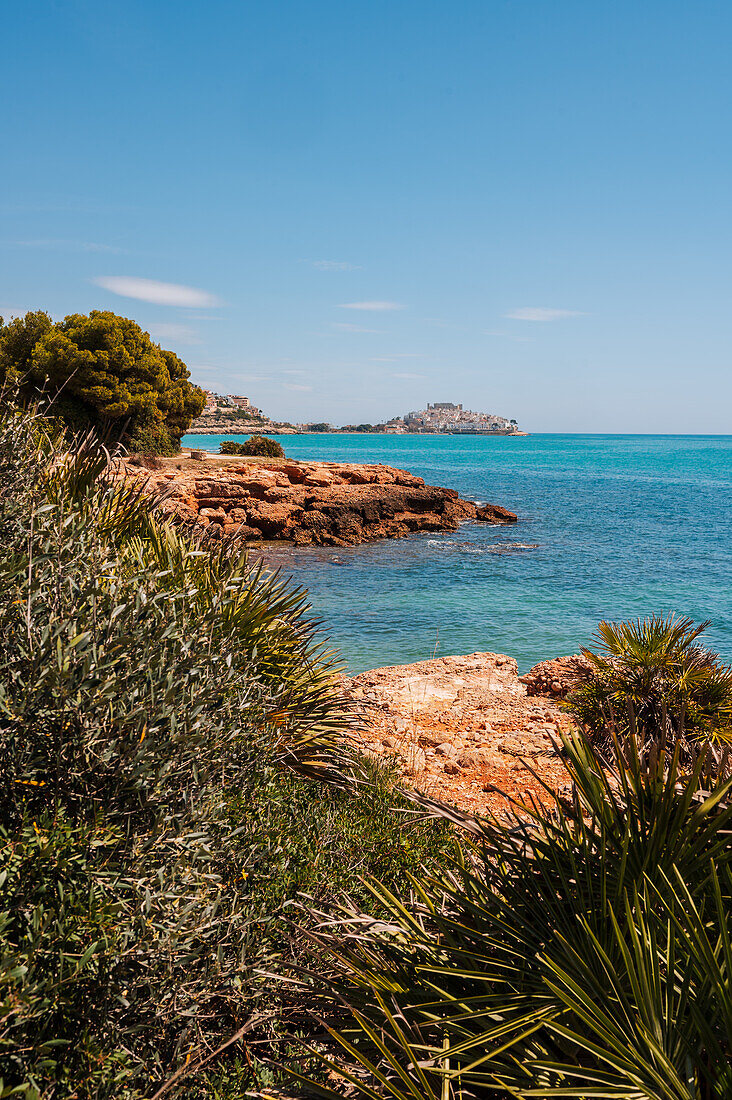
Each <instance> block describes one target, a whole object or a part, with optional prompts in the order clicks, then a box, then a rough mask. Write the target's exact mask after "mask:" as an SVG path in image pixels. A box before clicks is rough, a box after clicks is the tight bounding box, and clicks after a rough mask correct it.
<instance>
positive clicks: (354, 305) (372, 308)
mask: <svg viewBox="0 0 732 1100" xmlns="http://www.w3.org/2000/svg"><path fill="white" fill-rule="evenodd" d="M338 308H339V309H363V310H366V311H367V312H372V313H385V312H388V311H389V310H393V309H404V308H405V307H404V306H403V305H400V304H399V302H342V303H341V304H340V306H339V307H338Z"/></svg>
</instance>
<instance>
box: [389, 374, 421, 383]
mask: <svg viewBox="0 0 732 1100" xmlns="http://www.w3.org/2000/svg"><path fill="white" fill-rule="evenodd" d="M392 378H404V379H406V380H407V381H409V382H424V381H425V380H426V378H427V375H426V374H407V373H406V372H405V373H404V374H392Z"/></svg>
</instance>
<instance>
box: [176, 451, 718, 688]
mask: <svg viewBox="0 0 732 1100" xmlns="http://www.w3.org/2000/svg"><path fill="white" fill-rule="evenodd" d="M223 438H230V439H231V438H235V437H233V436H226V437H224V436H221V437H218V436H187V437H186V438H185V439H184V445H186V446H188V445H194V446H195V445H198V446H203V447H206V448H208V449H210V450H216V449H217V448H218V443H219V442H220V440H221V439H223ZM241 438H245V437H241ZM280 442H281V443H282V444H283V446H284V447H285V449H286V451H287V453H288V455H291V456H292V457H293V458H307V459H331V460H342V461H346V462H385V463H388V464H389V465H393V466H399V467H401V468H403V469H407V470H410V471H412V473H415V474H419V475H420V476H421V477H423V478H425V480H426V481H427V482H429V483H432V484H435V485H447V486H450V487H452V488H454V489H457V490H458V491H459V492H460V494H461V495H462V496H464V497H468V498H470V499H472V500H483V501H491V502H493V503H496V504H502V505H504V506H505V507H507V508H510V509H511V510H512V511H514V512H516V513H517V514H518V516H519V523H518V524H517V525H516V526H515V527H489V526H486V525H484V524H472V523H468V524H464V525H463V526H462V527H461V528H460V530H459V531H458V532H456V533H454V534H445V535H415V536H413V537H412V538H410V539H407V540H397V541H392V542H381V543H372V544H369V545H365V546H357V547H352V548H348V549H323V548H318V549H301V550H295V549H290V548H285V549H282V550H278V551H277V557H278V560H279V561H281V563H282V565H283V567H284V568H285V569H287V570H288V571H290V572H291V573H292V574H293V575H294V576H295V577H296V579H297V580H298V581H300V582H301V583H303V584H305V585H306V586H307V587H308V589H309V590H310V594H311V600H312V605H313V608H314V611H315V614H316V615H317V616H318V618H320V619H321V620H322V622H323V624H324V627H325V629H326V631H327V633H328V635H329V636H330V638H331V639H332V641H333V643H334V645H336V646H337V647H338V648H339V649H340V650H341V652H342V653H343V655H344V657H345V659H346V661H347V662H348V664H349V666H350V667H351V668H352V669H353V670H363V669H366V668H374V667H379V666H381V665H388V664H401V663H404V662H409V661H417V660H423V659H425V658H427V657H431V656H433V655H434V654H435V653H436V654H437V655H438V656H445V655H447V654H450V653H470V652H473V651H474V650H495V651H500V652H503V653H509V654H511V655H512V656H514V657H516V659H517V660H518V663H519V667H520V668H521V670H522V671H525V670H526V669H528V668H529V667H531V665H532V664H535V663H536V662H537V661H539V660H543V659H545V658H547V657H554V656H557V655H558V654H562V653H573V652H576V651H577V648H578V646H580V645H583V644H587V643H588V642H589V641H590V637H591V635H592V632H593V630H594V629H595V627H596V625H597V622H598V620H599V619H601V618H613V619H621V618H628V617H631V616H632V617H636V616H639V615H646V614H649V613H650V612H653V611H659V612H666V611H678V612H680V613H682V614H687V615H691V616H692V617H693V618H695V619H711V620H712V626H711V627H710V629H709V631H708V641H709V643H710V644H711V645H713V646H714V648H716V649H718V650H719V652H720V653H721V654H722V655H723V656H724V657H725V658H726V659H728V660H732V548H731V546H730V527H731V526H732V436H707V437H703V436H598V435H588V436H577V435H565V436H562V435H532V436H528V437H525V438H521V437H518V438H510V437H505V436H501V437H498V438H495V439H483V438H480V437H470V436H469V437H456V436H382V435H379V436H368V435H302V436H282V437H280Z"/></svg>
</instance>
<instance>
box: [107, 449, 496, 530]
mask: <svg viewBox="0 0 732 1100" xmlns="http://www.w3.org/2000/svg"><path fill="white" fill-rule="evenodd" d="M123 470H124V475H125V476H128V477H138V478H140V479H143V480H145V482H146V484H147V485H148V486H149V488H150V489H151V490H153V491H154V490H160V489H162V488H165V489H166V490H167V493H168V496H167V499H166V501H165V503H164V505H163V508H164V510H165V511H166V512H167V513H168V514H170V515H173V516H177V517H179V518H181V519H183V520H188V521H191V522H194V523H195V524H197V525H198V526H200V527H204V528H207V529H208V531H209V533H210V534H212V535H214V536H223V535H237V536H239V537H241V538H243V539H246V540H248V541H249V540H258V539H275V540H285V541H288V542H293V543H295V544H296V545H299V546H308V545H324V546H347V545H352V544H356V543H361V542H370V541H373V540H376V539H382V538H404V537H406V536H407V535H410V534H412V533H413V532H416V531H428V532H429V531H433V532H437V531H455V530H456V529H457V528H458V526H459V525H460V523H461V522H462V521H464V520H479V521H483V522H487V523H495V524H506V523H515V522H516V518H517V517H516V515H515V514H514V513H513V512H509V511H507V509H505V508H501V507H499V506H498V505H493V504H486V505H483V506H478V505H476V504H475V503H473V502H472V501H469V500H462V499H461V498H460V496H459V495H458V493H457V492H456V491H455V490H454V489H445V488H441V487H439V486H434V485H426V484H425V482H424V480H423V479H422V478H421V477H416V476H415V475H414V474H410V473H407V472H406V471H405V470H398V469H395V468H394V467H391V466H383V465H381V464H374V465H354V464H350V463H338V462H322V463H312V462H295V461H288V460H269V459H266V460H254V461H242V460H233V461H232V460H229V461H223V462H222V461H221V460H220V459H212V458H210V459H208V460H206V461H204V462H195V461H191V460H190V459H188V460H178V461H173V460H171V461H170V462H167V463H163V464H162V465H161V468H159V469H153V470H148V469H144V468H139V467H136V466H134V465H133V464H132V463H130V462H126V463H124V464H123Z"/></svg>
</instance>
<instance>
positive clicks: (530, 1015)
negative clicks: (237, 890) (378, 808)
mask: <svg viewBox="0 0 732 1100" xmlns="http://www.w3.org/2000/svg"><path fill="white" fill-rule="evenodd" d="M633 745H635V742H633ZM564 748H565V750H566V754H567V757H568V761H569V770H570V774H571V777H572V780H573V796H572V800H571V803H566V802H565V801H562V802H560V801H559V799H554V800H553V801H552V803H551V804H550V805H549V807H548V808H547V807H545V806H541V805H531V806H525V807H517V808H516V816H515V818H514V820H513V823H512V824H510V825H509V826H506V824H505V823H503V822H500V821H498V820H495V819H489V820H487V821H484V822H482V823H476V822H472V823H471V830H472V833H473V835H474V840H473V841H472V842H471V844H470V845H467V846H466V845H463V846H462V847H460V848H458V849H456V853H455V859H454V863H453V865H452V867H450V868H448V869H446V870H445V872H444V874H441V875H413V876H411V877H410V880H409V884H408V890H407V892H406V893H405V894H403V895H402V896H397V895H396V894H395V893H394V892H393V891H390V890H386V889H385V888H383V887H382V886H380V885H379V884H378V883H373V884H372V890H373V895H374V899H375V902H376V903H378V907H379V915H378V918H376V917H373V916H370V915H369V914H368V913H366V912H364V911H363V910H361V909H360V908H358V907H356V906H354V905H349V904H346V905H344V906H343V907H342V908H341V909H340V910H339V911H338V912H328V913H322V914H321V924H320V927H319V931H318V933H317V938H318V942H319V946H320V948H321V949H322V948H323V947H325V946H327V947H328V948H329V950H330V952H331V958H332V961H333V973H332V978H331V981H332V989H333V991H334V997H333V1004H332V1007H331V1011H332V1013H333V1014H334V1016H335V1018H336V1020H338V1021H339V1022H337V1023H335V1024H333V1023H331V1025H330V1028H329V1030H330V1036H331V1041H332V1043H333V1046H332V1047H331V1053H330V1054H326V1053H324V1051H323V1049H322V1048H321V1049H320V1050H318V1049H315V1048H313V1050H312V1053H313V1055H314V1056H316V1057H318V1058H320V1059H321V1060H322V1061H323V1062H324V1063H325V1064H326V1065H327V1066H328V1068H329V1070H330V1072H331V1074H332V1075H333V1076H332V1080H333V1081H334V1082H337V1081H338V1080H340V1081H341V1082H342V1084H343V1086H344V1087H347V1088H348V1089H349V1091H350V1092H351V1094H352V1095H357V1096H360V1097H368V1098H369V1100H377V1098H382V1097H389V1098H392V1100H418V1098H419V1100H425V1098H429V1100H446V1098H447V1097H463V1098H467V1097H485V1098H486V1100H487V1098H495V1100H499V1098H500V1100H505V1098H506V1097H516V1098H521V1100H523V1098H528V1097H554V1096H556V1097H559V1096H565V1097H567V1096H573V1097H581V1098H590V1097H597V1098H599V1097H604V1098H610V1097H613V1098H616V1100H621V1098H622V1100H628V1098H631V1097H632V1098H636V1100H670V1098H674V1100H712V1098H715V1100H723V1098H728V1097H729V1096H730V1095H732V942H731V938H730V931H729V911H730V905H731V904H732V845H731V844H730V826H731V825H732V802H730V797H731V796H732V781H726V782H720V781H716V782H715V784H714V785H713V786H712V787H711V788H707V786H706V785H705V780H704V778H703V769H702V765H701V762H698V763H697V766H696V767H695V768H694V769H693V770H692V772H691V773H690V774H688V773H682V772H681V770H680V768H679V751H678V748H677V749H676V750H675V751H674V752H672V753H671V754H670V757H669V756H667V755H666V754H665V753H664V752H661V753H660V754H658V756H657V757H656V759H655V761H654V762H653V763H649V762H648V761H647V760H645V761H644V759H642V757H641V755H640V753H639V752H638V751H637V746H636V748H634V749H633V750H632V751H628V746H626V751H625V753H623V752H620V751H618V754H617V760H618V763H617V766H616V767H615V768H612V769H608V768H607V767H606V766H604V765H603V764H602V762H601V760H600V759H599V757H598V755H597V753H596V750H595V749H594V748H593V746H592V744H591V743H590V741H589V740H588V739H587V738H586V737H585V735H584V734H582V733H575V734H571V735H568V736H567V737H566V738H565V744H564ZM547 794H548V792H547ZM405 886H407V884H406V883H405ZM334 1048H335V1050H336V1052H338V1053H335V1054H334V1053H333V1049H334ZM309 1087H310V1088H312V1089H313V1090H314V1091H315V1092H317V1093H318V1094H319V1095H321V1096H329V1097H333V1096H335V1095H336V1094H337V1093H338V1092H339V1089H338V1087H337V1086H336V1085H335V1084H334V1085H333V1086H331V1087H323V1086H322V1085H321V1086H318V1085H317V1084H314V1083H312V1082H310V1084H309Z"/></svg>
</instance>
